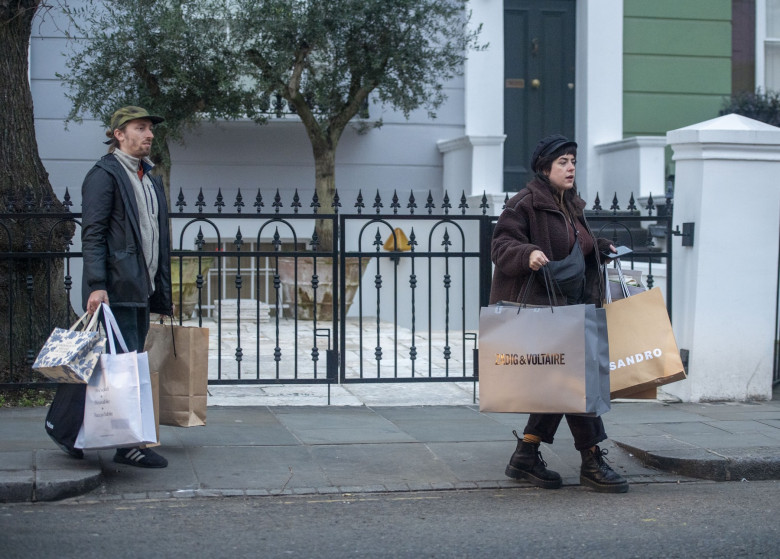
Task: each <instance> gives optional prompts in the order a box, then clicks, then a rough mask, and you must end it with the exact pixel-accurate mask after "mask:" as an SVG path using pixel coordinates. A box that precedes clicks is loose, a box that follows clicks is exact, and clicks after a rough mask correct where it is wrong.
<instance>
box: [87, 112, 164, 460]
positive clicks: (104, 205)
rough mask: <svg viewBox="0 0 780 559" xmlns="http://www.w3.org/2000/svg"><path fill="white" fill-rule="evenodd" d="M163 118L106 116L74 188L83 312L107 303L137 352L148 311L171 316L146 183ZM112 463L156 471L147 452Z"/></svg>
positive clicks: (158, 198)
mask: <svg viewBox="0 0 780 559" xmlns="http://www.w3.org/2000/svg"><path fill="white" fill-rule="evenodd" d="M160 122H163V118H161V117H159V116H153V115H150V114H149V113H148V112H147V111H146V109H142V108H140V107H132V106H129V107H122V108H121V109H119V110H117V111H116V112H115V113H114V114H113V116H112V117H111V129H110V130H109V131H107V132H106V136H108V137H109V140H108V141H107V142H106V144H108V145H109V148H108V151H109V153H108V154H107V155H104V156H103V157H102V158H101V159H100V160H99V161H98V162H97V163H96V164H95V166H94V167H92V169H91V170H90V171H89V173H87V176H86V178H85V179H84V184H83V185H82V187H81V199H82V226H81V245H82V253H83V255H84V277H83V282H82V297H83V298H84V300H85V301H86V310H87V312H89V313H94V312H95V311H97V309H98V307H99V306H100V304H101V303H107V304H109V305H110V306H111V310H112V312H113V313H114V316H115V317H116V319H117V323H118V325H119V330H120V331H121V332H122V335H123V337H124V339H125V342H126V343H127V348H128V350H129V351H134V350H137V351H142V350H143V347H144V341H145V340H146V334H147V332H148V331H149V313H150V312H156V313H161V314H165V315H172V314H173V304H172V297H171V270H170V255H169V249H170V247H169V245H170V240H169V233H168V205H167V203H166V200H165V191H164V190H163V186H162V180H161V179H160V178H159V177H152V176H150V175H149V171H150V170H151V169H152V167H153V165H152V162H151V161H150V160H149V154H150V153H151V149H152V139H153V138H154V134H153V133H152V127H153V126H154V125H155V124H159V123H160ZM114 462H118V463H120V464H130V465H132V466H140V467H144V468H164V467H166V466H167V465H168V461H167V460H166V459H165V458H163V457H162V456H160V455H159V454H158V453H156V452H154V451H153V450H151V449H149V448H118V449H117V450H116V454H115V455H114Z"/></svg>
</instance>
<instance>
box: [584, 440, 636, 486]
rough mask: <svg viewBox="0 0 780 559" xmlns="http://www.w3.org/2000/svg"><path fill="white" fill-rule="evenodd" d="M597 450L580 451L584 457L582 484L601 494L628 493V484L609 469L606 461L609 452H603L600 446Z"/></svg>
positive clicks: (596, 447)
mask: <svg viewBox="0 0 780 559" xmlns="http://www.w3.org/2000/svg"><path fill="white" fill-rule="evenodd" d="M593 448H594V449H595V450H592V449H588V450H582V451H580V454H581V455H582V467H581V468H580V483H581V484H582V485H587V486H588V487H590V488H591V489H593V490H595V491H598V492H600V493H625V492H626V491H628V482H627V481H626V480H625V478H623V476H621V475H620V474H618V473H617V472H616V471H615V470H613V469H612V468H610V467H609V464H607V463H606V462H605V461H604V457H605V456H606V455H607V452H608V451H607V450H601V448H599V447H598V446H595V447H593Z"/></svg>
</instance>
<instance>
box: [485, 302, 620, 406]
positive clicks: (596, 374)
mask: <svg viewBox="0 0 780 559" xmlns="http://www.w3.org/2000/svg"><path fill="white" fill-rule="evenodd" d="M606 334H607V332H606V319H605V317H604V311H603V310H602V309H597V308H596V307H595V306H594V305H569V306H562V307H537V308H522V307H516V306H505V305H496V306H492V307H483V308H482V309H481V310H480V313H479V409H480V411H489V412H523V413H580V414H589V415H592V416H598V415H601V414H602V413H604V412H606V411H608V410H609V405H610V404H609V366H608V363H609V349H608V341H607V335H606Z"/></svg>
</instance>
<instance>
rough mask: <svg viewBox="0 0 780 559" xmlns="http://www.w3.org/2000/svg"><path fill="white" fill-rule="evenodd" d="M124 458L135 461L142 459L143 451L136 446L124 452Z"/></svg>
mask: <svg viewBox="0 0 780 559" xmlns="http://www.w3.org/2000/svg"><path fill="white" fill-rule="evenodd" d="M125 458H127V459H128V460H133V461H135V462H140V461H141V460H143V459H144V453H143V452H141V451H140V450H138V449H137V448H134V449H132V450H131V451H130V452H128V453H127V454H125Z"/></svg>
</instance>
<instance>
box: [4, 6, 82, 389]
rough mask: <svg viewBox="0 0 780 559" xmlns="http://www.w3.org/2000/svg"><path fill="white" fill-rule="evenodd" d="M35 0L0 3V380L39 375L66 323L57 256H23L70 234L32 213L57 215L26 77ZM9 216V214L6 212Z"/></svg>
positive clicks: (57, 247)
mask: <svg viewBox="0 0 780 559" xmlns="http://www.w3.org/2000/svg"><path fill="white" fill-rule="evenodd" d="M39 5H40V0H10V1H9V0H4V1H0V107H2V110H0V140H1V141H0V146H1V147H0V214H6V215H5V216H4V217H3V218H2V219H0V223H1V225H0V250H2V251H3V252H6V251H7V252H13V253H20V257H19V258H0V382H19V381H32V380H42V378H41V377H40V376H38V375H33V374H32V372H31V369H30V365H31V364H32V360H34V358H35V356H36V355H37V353H38V350H39V349H40V347H41V346H42V345H43V342H44V341H45V340H46V338H47V337H48V335H49V334H50V333H51V329H52V327H53V325H54V324H56V325H60V326H64V325H68V324H69V323H70V322H71V320H72V315H73V313H72V311H71V309H70V304H69V301H68V298H67V293H68V292H67V289H66V287H69V279H68V278H67V277H66V276H65V273H64V262H63V260H62V258H57V259H45V258H24V254H29V253H31V252H50V251H55V252H56V251H65V250H66V249H67V247H68V246H69V242H70V239H71V238H72V236H73V232H74V231H75V227H74V224H73V223H72V222H70V221H66V222H64V223H60V224H57V222H58V221H59V220H58V219H46V218H42V217H41V216H40V215H39V216H37V217H31V215H30V214H33V213H36V212H37V213H39V214H40V213H52V212H62V211H64V210H65V208H64V207H63V206H62V204H61V203H60V202H59V201H58V200H57V199H56V197H55V196H54V192H53V190H52V188H51V184H50V183H49V178H48V174H47V173H46V170H45V169H44V167H43V163H42V162H41V159H40V157H39V155H38V143H37V141H36V138H35V126H34V115H33V102H32V95H31V93H30V84H29V81H28V77H27V69H28V65H27V53H28V47H29V43H30V33H31V30H32V21H33V17H34V16H35V13H36V11H37V9H38V7H39ZM9 214H11V215H9Z"/></svg>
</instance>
